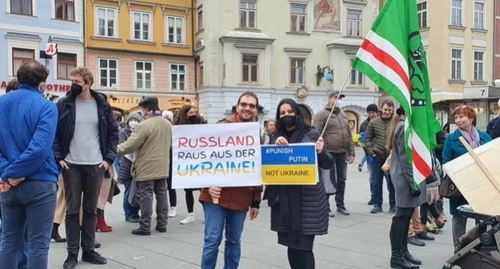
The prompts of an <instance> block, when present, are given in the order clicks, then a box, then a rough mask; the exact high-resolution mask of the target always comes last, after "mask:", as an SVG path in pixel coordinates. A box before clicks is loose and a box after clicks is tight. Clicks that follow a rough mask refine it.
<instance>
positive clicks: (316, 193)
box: [264, 129, 333, 235]
mask: <svg viewBox="0 0 500 269" xmlns="http://www.w3.org/2000/svg"><path fill="white" fill-rule="evenodd" d="M319 137H320V136H319V132H318V131H317V130H316V129H312V130H310V131H308V132H307V133H306V134H305V135H304V137H303V138H302V143H307V142H316V140H318V138H319ZM275 141H276V137H275V138H274V139H273V140H272V141H270V144H274V143H275ZM332 165H333V158H332V156H331V155H330V153H329V152H328V151H327V150H323V151H322V152H321V154H318V166H319V167H318V169H319V168H322V169H330V167H332ZM271 187H272V186H267V187H266V191H265V193H264V199H265V200H268V204H269V206H271V230H272V231H276V232H284V233H290V232H292V231H291V226H290V223H288V222H290V220H289V219H283V218H282V212H281V209H280V200H282V199H280V198H279V197H275V195H276V193H273V192H272V188H271ZM283 187H285V188H286V187H287V186H283ZM292 187H293V186H292ZM300 193H301V195H300V197H296V198H297V199H300V208H293V210H292V211H291V212H290V213H291V214H297V213H299V214H300V222H301V223H300V224H301V234H302V235H323V234H327V233H328V220H329V219H328V209H329V207H328V196H327V195H326V192H325V185H324V183H323V182H322V181H321V177H320V182H318V184H316V185H300ZM292 199H293V198H292ZM290 219H293V216H291V217H290Z"/></svg>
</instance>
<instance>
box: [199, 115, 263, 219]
mask: <svg viewBox="0 0 500 269" xmlns="http://www.w3.org/2000/svg"><path fill="white" fill-rule="evenodd" d="M220 122H226V123H234V122H240V120H239V119H238V117H236V114H234V115H232V116H230V117H229V118H227V119H225V120H222V121H220ZM261 194H262V186H255V187H226V188H222V191H221V196H220V198H219V205H220V206H222V207H225V208H229V209H233V210H240V211H248V209H249V208H250V207H255V208H259V205H260V201H261V200H262V198H261ZM199 200H200V202H208V203H213V201H212V196H210V194H209V193H208V189H207V188H203V189H201V192H200V198H199Z"/></svg>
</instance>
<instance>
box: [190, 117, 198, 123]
mask: <svg viewBox="0 0 500 269" xmlns="http://www.w3.org/2000/svg"><path fill="white" fill-rule="evenodd" d="M188 120H189V122H191V123H198V117H196V115H193V116H189V117H188Z"/></svg>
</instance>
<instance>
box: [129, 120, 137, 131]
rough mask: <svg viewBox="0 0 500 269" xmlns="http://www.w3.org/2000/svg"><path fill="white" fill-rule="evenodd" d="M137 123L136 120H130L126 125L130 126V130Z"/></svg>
mask: <svg viewBox="0 0 500 269" xmlns="http://www.w3.org/2000/svg"><path fill="white" fill-rule="evenodd" d="M138 124H139V123H138V122H137V121H130V122H129V123H128V126H129V127H130V129H132V130H133V129H135V127H137V125H138Z"/></svg>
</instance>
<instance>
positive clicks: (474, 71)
mask: <svg viewBox="0 0 500 269" xmlns="http://www.w3.org/2000/svg"><path fill="white" fill-rule="evenodd" d="M417 10H418V11H417V12H418V18H419V26H420V29H421V34H422V43H423V45H424V47H425V48H426V50H427V60H428V69H429V79H430V84H431V85H430V86H431V89H432V99H433V103H434V104H435V105H434V108H435V110H436V115H437V117H438V120H440V121H441V124H442V125H445V124H446V123H449V124H450V126H451V129H454V122H453V119H452V118H451V116H450V115H451V114H452V112H453V110H454V109H455V108H456V107H457V106H459V105H461V104H463V103H467V104H470V105H471V106H473V107H474V108H475V110H476V113H477V127H478V128H479V129H486V125H487V124H488V121H489V119H490V117H493V116H495V115H496V112H495V110H497V109H498V108H497V106H496V102H497V100H498V97H494V96H498V94H500V88H498V87H495V85H494V79H493V77H494V76H493V66H494V62H493V59H494V51H493V48H494V30H495V29H494V23H493V22H494V18H495V16H494V7H493V1H489V0H443V1H423V0H419V1H417Z"/></svg>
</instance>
